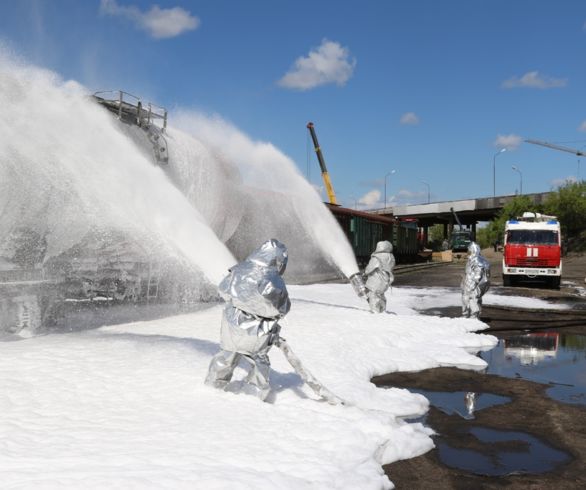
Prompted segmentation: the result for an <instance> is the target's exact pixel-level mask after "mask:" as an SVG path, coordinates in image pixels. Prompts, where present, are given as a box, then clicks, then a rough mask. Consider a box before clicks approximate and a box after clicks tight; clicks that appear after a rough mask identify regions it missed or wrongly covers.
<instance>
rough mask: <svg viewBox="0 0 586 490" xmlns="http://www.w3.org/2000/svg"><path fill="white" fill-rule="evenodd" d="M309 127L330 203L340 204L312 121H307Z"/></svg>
mask: <svg viewBox="0 0 586 490" xmlns="http://www.w3.org/2000/svg"><path fill="white" fill-rule="evenodd" d="M307 129H309V133H310V134H311V139H312V140H313V147H314V149H315V154H316V155H317V160H318V161H319V167H320V168H321V177H322V179H323V181H324V184H325V186H326V192H327V193H328V199H329V200H330V204H335V205H336V206H337V205H338V202H337V201H336V193H335V192H334V187H333V186H332V181H331V180H330V174H328V169H327V167H326V161H325V160H324V156H323V155H322V152H321V148H320V147H319V143H318V142H317V135H316V134H315V129H314V127H313V123H312V122H308V123H307Z"/></svg>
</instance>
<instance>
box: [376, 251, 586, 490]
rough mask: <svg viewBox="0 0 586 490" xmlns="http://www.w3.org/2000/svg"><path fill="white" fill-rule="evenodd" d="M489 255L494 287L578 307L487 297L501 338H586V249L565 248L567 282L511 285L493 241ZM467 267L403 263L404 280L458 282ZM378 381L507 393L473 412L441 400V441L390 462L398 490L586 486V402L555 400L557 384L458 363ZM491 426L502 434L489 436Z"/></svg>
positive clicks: (453, 311)
mask: <svg viewBox="0 0 586 490" xmlns="http://www.w3.org/2000/svg"><path fill="white" fill-rule="evenodd" d="M483 255H484V256H485V257H486V258H487V259H488V260H489V261H490V262H491V268H492V278H491V291H492V292H494V293H496V294H503V295H520V296H528V297H537V298H541V299H545V300H547V301H550V302H556V303H562V304H566V305H568V306H569V307H570V308H568V309H567V310H566V312H565V313H562V314H556V313H551V312H547V311H543V310H541V311H528V310H523V309H516V308H514V307H509V308H504V309H503V308H501V309H499V308H491V307H486V306H485V307H484V308H483V314H482V317H481V319H482V320H483V321H485V322H486V323H487V324H488V325H489V326H490V329H489V332H488V333H492V334H494V335H496V336H497V337H499V338H500V339H505V338H507V339H510V338H512V336H513V337H514V336H516V337H517V338H518V337H519V336H520V335H521V336H523V335H527V334H528V332H531V334H532V335H535V333H538V335H543V334H545V335H551V334H552V333H553V334H554V335H555V332H563V333H564V334H571V335H573V336H575V337H576V338H581V339H584V338H586V283H585V282H584V279H585V277H586V255H575V254H570V255H568V256H567V257H564V266H563V267H564V268H563V276H562V285H561V287H560V289H559V290H552V289H548V288H547V287H544V286H542V285H540V284H536V283H526V284H521V285H519V286H517V287H507V288H505V287H503V286H502V279H501V260H502V254H500V253H499V252H496V253H495V252H494V251H493V250H484V251H483ZM464 266H465V260H464V257H462V258H461V260H460V261H454V262H453V263H449V264H442V265H440V266H434V267H430V268H420V269H417V270H414V271H408V270H407V269H405V270H404V271H403V272H401V271H399V270H398V271H397V272H398V274H397V275H396V277H395V282H394V286H395V287H401V286H414V287H454V288H457V287H459V284H460V280H461V277H462V274H463V272H464ZM459 314H460V309H459V308H448V309H445V310H444V311H442V312H441V315H442V316H451V317H456V316H459ZM581 355H583V354H581ZM489 371H490V370H489ZM520 371H521V370H520ZM562 381H563V380H562ZM568 381H569V380H568ZM373 382H374V383H375V384H377V385H379V386H395V387H401V388H408V389H409V388H411V389H413V390H414V391H415V390H419V391H422V390H428V391H434V392H443V396H444V397H445V396H448V395H449V396H452V397H454V396H456V397H457V396H459V394H460V393H476V394H477V396H478V397H479V398H478V399H479V400H480V399H482V397H483V396H484V398H485V399H488V397H497V398H498V399H506V400H507V402H506V403H500V404H495V405H494V406H487V407H486V408H483V409H482V410H477V411H476V412H474V414H473V417H472V418H465V417H462V414H461V413H453V412H452V413H450V411H449V410H448V411H446V410H442V409H441V408H438V406H434V405H433V403H432V406H431V408H430V411H429V412H428V414H427V415H426V416H425V417H424V419H423V420H422V421H423V423H424V424H425V425H427V426H429V427H431V428H432V429H433V430H434V431H435V432H436V433H437V435H436V436H434V440H435V443H436V446H437V447H436V449H434V450H432V451H429V452H428V453H426V454H425V455H423V456H420V457H417V458H413V459H408V460H405V461H399V462H396V463H393V464H391V465H387V466H385V468H384V469H385V472H386V473H387V475H388V476H389V478H390V479H391V480H392V481H393V482H394V483H395V485H396V488H398V489H439V490H442V489H485V488H486V489H497V488H509V489H545V488H548V489H549V488H556V489H578V488H580V489H582V488H586V474H585V473H586V403H585V404H582V403H579V404H570V403H563V402H561V401H558V400H555V399H554V398H552V397H550V396H548V393H547V391H548V389H550V388H551V385H550V384H547V383H537V382H534V381H530V380H529V379H523V376H522V375H521V374H519V373H517V376H515V375H514V373H513V377H512V378H511V377H502V376H498V375H495V374H487V373H483V372H472V371H466V370H460V369H456V368H437V369H430V370H425V371H422V372H419V373H393V374H388V375H385V376H379V377H376V378H374V379H373ZM561 384H564V383H563V382H562V383H561ZM567 384H570V383H567ZM503 397H507V398H503ZM460 412H461V410H460ZM487 434H488V435H489V436H490V437H492V440H491V439H490V437H489V439H483V438H482V437H485V438H486V437H488V436H487ZM454 461H455V462H456V463H454Z"/></svg>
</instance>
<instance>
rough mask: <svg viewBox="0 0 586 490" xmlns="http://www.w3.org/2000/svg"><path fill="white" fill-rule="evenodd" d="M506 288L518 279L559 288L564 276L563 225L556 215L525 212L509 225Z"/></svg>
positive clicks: (507, 227)
mask: <svg viewBox="0 0 586 490" xmlns="http://www.w3.org/2000/svg"><path fill="white" fill-rule="evenodd" d="M504 245H505V248H504V251H503V285H505V286H512V285H513V284H514V283H515V282H516V280H517V279H523V278H525V279H526V278H529V279H536V278H538V279H543V280H544V281H545V282H546V283H547V284H548V285H549V286H550V287H553V288H559V286H560V280H561V276H562V247H561V234H560V222H559V221H558V220H557V218H556V217H555V216H546V215H543V214H540V213H529V212H525V213H523V216H521V217H519V218H517V219H511V220H509V221H507V223H506V225H505V242H504Z"/></svg>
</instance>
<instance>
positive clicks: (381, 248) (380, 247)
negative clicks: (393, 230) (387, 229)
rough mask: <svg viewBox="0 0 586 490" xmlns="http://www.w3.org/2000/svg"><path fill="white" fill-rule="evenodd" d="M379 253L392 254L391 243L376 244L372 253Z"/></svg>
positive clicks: (386, 241)
mask: <svg viewBox="0 0 586 490" xmlns="http://www.w3.org/2000/svg"><path fill="white" fill-rule="evenodd" d="M379 252H387V253H393V244H392V243H391V242H389V241H388V240H383V241H382V242H378V243H377V244H376V249H375V250H374V253H375V254H376V253H379Z"/></svg>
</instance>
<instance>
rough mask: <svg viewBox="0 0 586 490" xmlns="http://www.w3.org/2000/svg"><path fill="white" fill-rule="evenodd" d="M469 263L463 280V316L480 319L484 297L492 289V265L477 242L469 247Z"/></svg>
mask: <svg viewBox="0 0 586 490" xmlns="http://www.w3.org/2000/svg"><path fill="white" fill-rule="evenodd" d="M468 253H469V254H470V255H469V257H468V262H467V263H466V273H465V274H464V277H463V278H462V284H461V287H462V315H463V316H465V317H468V318H470V317H473V318H478V317H480V310H481V308H482V296H483V295H484V293H486V291H488V288H489V287H490V264H489V263H488V261H487V260H486V259H485V258H484V257H483V256H482V255H481V254H480V247H479V246H478V244H477V243H476V242H472V243H470V245H468Z"/></svg>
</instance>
